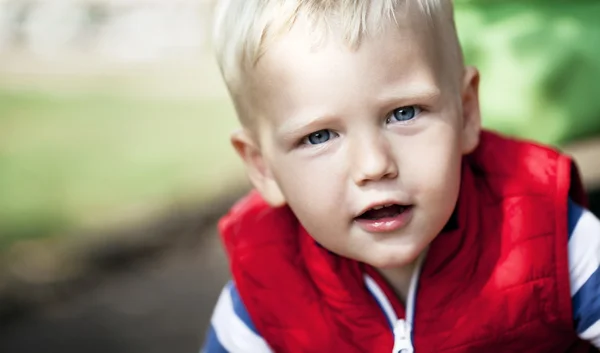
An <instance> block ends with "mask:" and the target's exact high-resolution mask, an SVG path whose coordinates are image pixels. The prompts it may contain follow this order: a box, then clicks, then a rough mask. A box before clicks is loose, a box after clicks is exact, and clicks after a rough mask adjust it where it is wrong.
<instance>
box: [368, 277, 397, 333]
mask: <svg viewBox="0 0 600 353" xmlns="http://www.w3.org/2000/svg"><path fill="white" fill-rule="evenodd" d="M373 281H375V280H373ZM367 290H368V291H369V293H371V296H372V297H373V299H375V303H377V306H379V309H381V312H382V313H383V316H385V321H387V323H388V325H389V326H390V329H392V330H393V329H394V323H393V322H392V321H391V319H390V318H389V317H388V316H387V313H386V312H385V310H384V309H383V306H382V305H381V303H380V302H379V300H378V299H377V296H376V295H375V294H374V293H373V292H371V289H370V288H369V287H367ZM384 295H385V293H384ZM392 310H393V308H392Z"/></svg>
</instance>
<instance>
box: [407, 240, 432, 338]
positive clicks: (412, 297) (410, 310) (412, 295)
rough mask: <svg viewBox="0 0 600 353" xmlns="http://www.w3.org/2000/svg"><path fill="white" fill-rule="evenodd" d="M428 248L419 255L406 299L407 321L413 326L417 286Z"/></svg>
mask: <svg viewBox="0 0 600 353" xmlns="http://www.w3.org/2000/svg"><path fill="white" fill-rule="evenodd" d="M427 251H429V248H427V249H426V250H425V251H423V253H421V255H419V257H418V258H417V261H416V263H415V268H414V270H413V274H412V276H411V277H410V285H409V286H408V298H407V299H406V321H407V322H408V324H409V326H410V327H411V328H412V326H413V322H414V319H415V301H416V299H417V286H418V285H419V277H420V276H421V270H422V269H423V262H425V257H426V256H427Z"/></svg>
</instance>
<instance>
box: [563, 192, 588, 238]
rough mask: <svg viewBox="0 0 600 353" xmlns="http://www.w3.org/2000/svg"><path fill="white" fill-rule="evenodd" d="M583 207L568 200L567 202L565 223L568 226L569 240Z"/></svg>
mask: <svg viewBox="0 0 600 353" xmlns="http://www.w3.org/2000/svg"><path fill="white" fill-rule="evenodd" d="M583 211H584V209H583V207H581V206H579V205H578V204H576V203H575V202H573V200H571V199H570V198H569V202H568V210H567V214H568V215H567V223H568V225H569V233H568V234H569V239H571V236H572V235H573V231H574V230H575V227H576V226H577V223H579V219H580V218H581V215H582V214H583Z"/></svg>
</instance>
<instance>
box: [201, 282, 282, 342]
mask: <svg viewBox="0 0 600 353" xmlns="http://www.w3.org/2000/svg"><path fill="white" fill-rule="evenodd" d="M229 291H230V287H229V286H226V287H225V289H223V291H222V292H221V296H220V297H219V300H218V302H217V306H216V307H215V312H214V313H213V317H212V319H211V323H212V325H213V327H214V329H215V334H216V335H217V338H218V339H219V342H221V344H222V345H223V347H225V349H227V351H228V352H230V353H263V352H265V353H271V349H270V348H269V346H268V345H267V343H266V342H265V340H264V339H262V337H260V336H258V335H256V334H255V333H254V332H252V330H251V329H250V328H248V326H246V324H244V322H243V321H242V320H241V319H240V318H239V317H238V316H237V315H236V314H235V311H234V310H233V301H232V300H231V294H230V292H229Z"/></svg>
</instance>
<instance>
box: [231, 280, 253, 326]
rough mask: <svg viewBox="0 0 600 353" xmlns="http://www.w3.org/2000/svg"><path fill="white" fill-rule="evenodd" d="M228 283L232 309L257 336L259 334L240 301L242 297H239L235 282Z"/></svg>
mask: <svg viewBox="0 0 600 353" xmlns="http://www.w3.org/2000/svg"><path fill="white" fill-rule="evenodd" d="M230 283H231V284H230V285H229V293H230V295H231V301H232V302H233V311H234V312H235V314H236V315H237V316H238V317H239V318H240V320H242V322H243V323H244V324H245V325H246V326H247V327H248V328H249V329H250V330H252V332H254V333H255V334H256V335H257V336H260V334H259V333H258V331H257V330H256V326H254V323H252V319H251V318H250V314H248V311H247V310H246V307H245V306H244V303H243V302H242V298H241V297H240V293H239V292H238V290H237V288H236V287H235V284H234V283H233V282H230Z"/></svg>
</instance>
